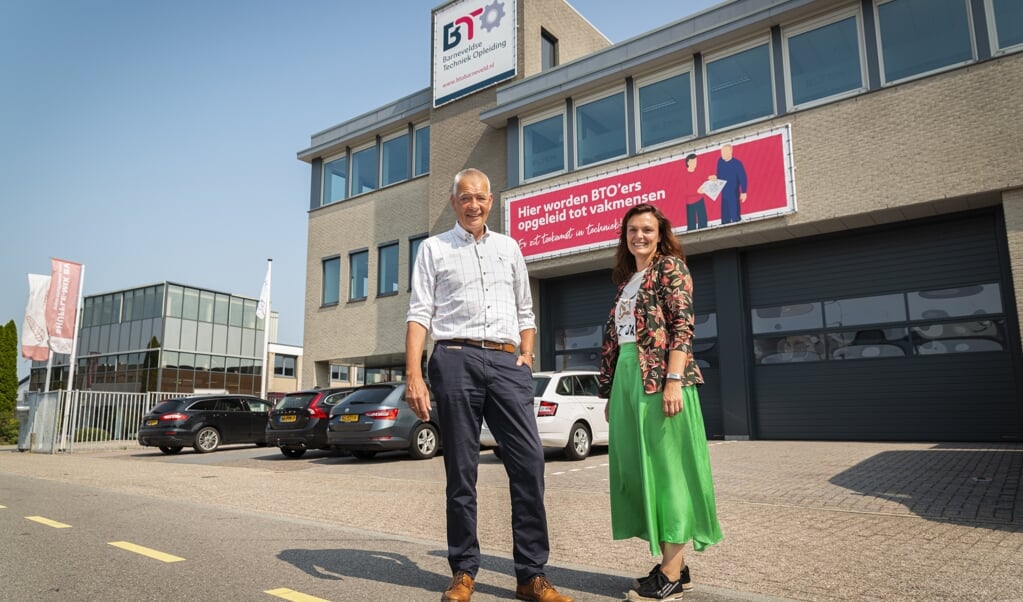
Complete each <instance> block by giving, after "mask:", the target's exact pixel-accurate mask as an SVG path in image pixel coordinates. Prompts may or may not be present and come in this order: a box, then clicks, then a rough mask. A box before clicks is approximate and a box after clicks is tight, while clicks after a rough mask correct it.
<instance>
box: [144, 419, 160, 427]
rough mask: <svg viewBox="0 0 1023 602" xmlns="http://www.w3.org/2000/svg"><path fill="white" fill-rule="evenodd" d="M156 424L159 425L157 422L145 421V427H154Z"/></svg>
mask: <svg viewBox="0 0 1023 602" xmlns="http://www.w3.org/2000/svg"><path fill="white" fill-rule="evenodd" d="M158 424H160V421H159V420H147V421H146V426H156V425H158Z"/></svg>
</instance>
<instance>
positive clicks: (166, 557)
mask: <svg viewBox="0 0 1023 602" xmlns="http://www.w3.org/2000/svg"><path fill="white" fill-rule="evenodd" d="M107 543H109V544H110V545H112V546H114V547H115V548H121V549H122V550H128V551H129V552H135V553H136V554H142V555H143V556H148V557H150V558H155V559H156V560H161V561H163V562H181V561H182V560H184V558H182V557H180V556H175V555H173V554H165V553H163V552H160V551H159V550H154V549H153V548H147V547H144V546H138V545H135V544H133V543H128V542H127V541H111V542H107Z"/></svg>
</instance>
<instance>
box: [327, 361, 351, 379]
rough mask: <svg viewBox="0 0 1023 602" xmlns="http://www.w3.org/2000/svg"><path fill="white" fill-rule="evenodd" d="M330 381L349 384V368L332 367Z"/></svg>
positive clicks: (335, 365) (334, 365) (333, 365)
mask: <svg viewBox="0 0 1023 602" xmlns="http://www.w3.org/2000/svg"><path fill="white" fill-rule="evenodd" d="M330 380H340V381H344V382H348V366H339V365H337V364H331V365H330Z"/></svg>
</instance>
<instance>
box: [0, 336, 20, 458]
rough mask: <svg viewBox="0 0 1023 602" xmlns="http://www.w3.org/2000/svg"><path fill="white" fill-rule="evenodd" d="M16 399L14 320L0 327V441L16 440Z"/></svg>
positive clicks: (16, 361)
mask: <svg viewBox="0 0 1023 602" xmlns="http://www.w3.org/2000/svg"><path fill="white" fill-rule="evenodd" d="M17 400H18V327H17V326H15V325H14V320H11V321H9V322H8V323H7V324H5V325H4V326H2V327H0V442H3V443H13V442H15V441H17V440H18V423H17V421H15V420H14V406H15V404H16V403H17Z"/></svg>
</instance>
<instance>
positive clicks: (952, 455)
mask: <svg viewBox="0 0 1023 602" xmlns="http://www.w3.org/2000/svg"><path fill="white" fill-rule="evenodd" d="M1021 473H1023V445H1020V444H998V443H994V444H982V443H977V444H970V443H962V444H956V443H942V444H938V445H935V446H934V447H933V448H931V449H927V450H906V451H901V450H899V451H885V452H881V453H879V454H876V455H874V456H871V457H870V458H868V459H866V460H864V461H862V462H860V463H859V464H856V465H855V466H853V467H851V468H849V469H847V470H845V471H842V472H840V473H838V474H837V475H835V476H834V477H832V478H831V479H830V480H829V481H830V482H831V483H832V484H835V485H838V486H841V487H844V488H846V489H849V490H852V491H855V492H858V493H859V494H861V495H863V496H867V497H872V498H875V499H877V500H881V501H885V502H892V503H897V504H900V505H902V506H904V507H905V508H906V509H907V510H908V511H909V512H911V513H913V514H915V515H917V516H920V517H921V518H926V519H931V520H940V521H948V522H952V523H964V524H970V525H973V526H978V527H985V528H989V529H1004V530H1012V531H1018V530H1019V527H1020V526H1021V525H1023V498H1021V495H1020V475H1021ZM889 507H890V504H889ZM858 509H859V508H858ZM873 510H875V511H884V507H883V505H882V506H879V507H877V508H873Z"/></svg>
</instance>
